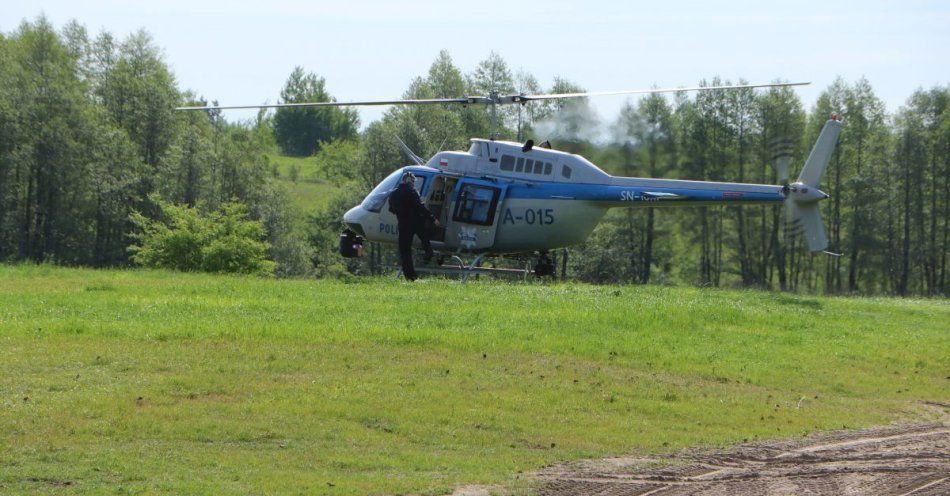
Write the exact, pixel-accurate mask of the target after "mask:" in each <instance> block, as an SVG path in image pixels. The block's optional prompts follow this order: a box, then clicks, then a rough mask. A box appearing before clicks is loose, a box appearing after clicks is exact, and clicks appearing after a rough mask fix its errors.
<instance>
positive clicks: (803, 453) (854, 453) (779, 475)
mask: <svg viewBox="0 0 950 496" xmlns="http://www.w3.org/2000/svg"><path fill="white" fill-rule="evenodd" d="M928 406H929V407H930V408H931V409H934V410H936V411H939V412H941V417H942V419H941V421H939V422H935V423H929V424H918V425H909V426H908V425H904V426H891V427H881V428H875V429H868V430H864V431H857V432H855V431H845V432H833V433H825V434H819V435H815V436H809V437H806V438H801V439H796V440H782V441H771V442H764V443H749V444H742V445H739V446H735V447H732V448H729V449H727V450H725V451H710V450H686V451H683V452H680V453H677V454H675V455H671V456H667V457H658V458H610V459H603V460H589V461H582V462H574V463H567V464H562V465H558V466H554V467H551V468H548V469H546V470H544V471H542V472H540V473H539V474H538V478H539V481H540V488H539V491H538V492H539V493H540V494H541V495H544V496H555V495H558V496H560V495H601V496H608V495H609V496H627V495H630V496H633V495H636V496H646V495H651V496H661V495H663V496H669V495H685V494H690V495H693V494H697V495H752V494H755V495H759V494H789V495H791V494H796V495H797V494H802V495H804V494H808V495H812V494H821V495H825V494H827V495H832V494H833V495H865V494H874V495H887V496H908V495H914V496H925V495H948V494H950V421H948V420H950V405H947V404H942V403H928Z"/></svg>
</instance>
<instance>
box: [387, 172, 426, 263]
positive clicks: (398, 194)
mask: <svg viewBox="0 0 950 496" xmlns="http://www.w3.org/2000/svg"><path fill="white" fill-rule="evenodd" d="M389 211H390V212H392V213H394V214H396V219H397V220H398V221H399V261H400V262H402V273H403V275H404V276H406V279H407V280H410V281H414V280H416V269H415V267H413V265H412V238H413V237H414V236H419V240H421V241H422V248H423V249H425V251H426V257H427V258H429V257H432V245H430V244H429V236H428V229H427V228H426V221H430V222H435V216H434V215H432V212H430V211H429V209H428V208H426V206H425V204H424V203H422V198H420V197H419V193H417V192H416V189H415V188H413V187H412V184H411V183H405V182H403V183H400V184H399V187H398V188H396V190H395V191H393V192H392V193H390V195H389Z"/></svg>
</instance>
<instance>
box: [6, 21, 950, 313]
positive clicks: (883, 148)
mask: <svg viewBox="0 0 950 496" xmlns="http://www.w3.org/2000/svg"><path fill="white" fill-rule="evenodd" d="M742 82H744V81H742V80H738V81H725V80H720V79H719V78H712V79H709V80H705V81H702V82H701V84H708V85H717V84H728V83H742ZM582 89H583V88H581V87H580V86H579V85H577V84H575V83H573V82H571V81H567V80H564V79H561V78H555V80H554V81H552V82H551V84H550V85H548V86H546V87H543V86H542V85H541V84H540V83H539V82H538V80H537V79H536V78H535V77H534V76H532V75H531V74H528V73H526V72H525V71H520V70H518V71H514V70H512V69H511V68H510V67H509V66H508V64H507V63H506V62H505V60H504V59H503V58H502V57H501V56H500V55H498V54H496V53H492V54H490V55H489V57H488V58H486V59H485V60H483V61H482V62H480V63H479V64H477V66H476V67H475V68H474V69H473V70H471V71H469V72H463V71H462V70H461V69H460V68H459V67H457V66H456V65H455V63H454V62H453V60H452V58H451V56H450V54H449V53H448V52H446V51H443V52H441V53H440V54H439V55H438V57H437V58H436V60H435V61H434V62H433V63H432V65H431V67H430V69H429V71H428V73H426V74H424V75H421V76H419V77H418V78H416V79H415V80H413V81H412V82H411V83H410V85H409V87H408V88H407V90H406V91H405V93H404V94H403V95H402V96H403V97H404V98H439V97H445V98H448V97H458V96H460V95H469V94H487V93H489V92H490V91H493V90H494V91H498V92H499V93H518V92H523V93H540V92H558V93H561V92H572V91H579V90H582ZM330 100H332V96H331V95H330V94H329V92H328V91H327V89H326V81H325V80H324V79H323V78H320V77H318V76H317V75H316V74H313V73H309V72H306V71H305V70H304V69H303V68H299V67H298V68H295V69H294V71H293V72H291V74H290V76H289V77H288V80H287V83H286V84H285V86H284V88H283V89H282V91H281V101H283V102H300V101H330ZM948 101H950V87H947V86H938V87H934V88H931V89H919V90H917V91H915V92H914V93H913V94H912V95H911V96H910V97H909V98H908V100H907V101H906V103H905V104H904V105H903V106H902V107H901V108H900V109H898V110H897V111H896V112H894V113H888V112H887V111H886V109H885V107H884V104H883V102H882V101H881V100H880V99H879V98H878V97H877V96H876V95H875V94H874V91H873V88H872V87H871V85H870V83H869V82H868V81H867V80H865V79H861V80H858V81H855V82H847V81H844V80H841V79H839V80H837V81H835V82H834V83H833V84H832V85H831V86H829V87H828V88H826V89H825V90H824V91H823V92H822V94H821V96H820V97H819V98H818V100H817V101H816V102H814V103H813V104H812V105H811V106H810V107H809V108H806V107H805V105H804V103H803V102H802V101H801V99H799V98H798V96H797V95H796V94H795V93H794V91H793V90H791V89H790V88H773V89H769V90H764V91H762V90H760V91H754V90H734V91H714V92H702V93H698V94H694V95H686V94H675V95H674V96H672V97H666V96H663V95H650V96H647V97H644V98H641V99H640V100H638V101H630V102H628V103H627V104H626V105H625V106H624V108H623V109H622V111H621V112H620V114H619V115H618V117H617V118H616V119H615V120H614V121H613V122H603V121H602V119H601V118H600V117H599V116H598V115H597V114H596V112H594V111H593V110H592V108H591V107H590V105H589V102H587V101H586V100H584V99H580V100H577V101H564V102H546V103H539V104H535V103H532V104H530V105H526V106H507V107H503V108H500V109H499V112H500V113H501V116H500V126H499V127H498V128H497V129H495V130H494V131H495V132H496V134H498V135H499V136H500V138H502V139H511V140H517V141H523V140H525V139H527V138H533V139H535V140H536V141H543V140H546V139H547V140H550V141H551V142H552V144H553V145H554V147H555V148H559V149H562V150H567V151H571V152H574V153H579V154H582V155H584V156H585V157H587V158H588V159H590V160H591V161H592V162H594V163H596V164H597V165H599V166H600V167H602V168H604V169H605V170H607V171H608V172H611V173H613V174H622V175H627V176H642V177H668V178H682V179H696V180H708V181H738V182H756V183H770V184H781V183H782V182H783V181H785V180H787V179H788V178H789V177H790V178H791V180H794V178H795V177H796V176H797V174H798V171H799V169H800V168H801V165H802V164H803V163H804V159H805V157H806V156H807V153H808V151H809V150H810V148H811V145H812V144H813V143H814V141H815V139H816V138H817V134H818V132H819V130H820V129H821V126H822V125H823V123H824V121H825V120H826V119H827V118H828V116H829V115H830V114H831V113H832V112H837V113H839V114H840V115H841V118H842V119H843V121H844V123H845V127H844V130H843V131H842V133H841V137H840V141H839V145H838V147H837V148H836V152H835V154H834V157H833V158H832V162H831V163H830V165H829V167H828V170H827V173H826V175H825V179H824V180H823V183H822V189H823V190H824V191H826V192H828V193H829V194H830V195H831V199H829V200H827V201H825V202H823V205H822V215H823V218H824V221H825V225H826V227H827V229H828V235H829V241H830V249H831V250H833V251H837V252H840V253H842V256H841V257H832V256H826V255H819V256H814V255H810V254H807V253H806V252H805V251H804V250H803V246H802V242H801V240H800V239H797V238H796V237H794V236H792V235H790V233H788V232H787V231H786V229H785V219H784V213H783V211H782V208H781V207H779V206H755V207H744V208H733V207H702V208H694V209H643V210H638V209H616V210H612V211H611V213H610V214H609V215H608V216H607V217H606V218H605V220H604V222H603V223H602V224H601V225H600V226H598V228H597V229H596V230H595V231H594V233H593V234H592V236H591V238H590V239H589V240H588V242H586V243H585V244H583V245H581V246H577V247H572V248H570V249H569V250H567V251H566V252H559V256H560V257H561V263H562V264H563V266H564V269H565V273H566V276H567V277H569V278H574V279H578V280H583V281H590V282H622V283H661V284H694V285H700V286H725V287H759V288H771V289H782V290H789V291H805V292H821V293H835V294H844V293H863V294H899V295H910V294H916V295H946V294H947V261H948V260H947V255H948V247H950V222H948V219H950V113H948V112H947V104H948ZM204 103H205V100H204V99H202V98H199V97H197V96H196V95H194V94H193V93H191V92H189V91H186V90H181V89H179V87H178V83H177V81H175V78H174V75H173V74H172V72H171V70H170V69H169V67H168V65H167V63H166V62H165V60H164V59H163V57H162V56H161V52H160V50H159V48H158V47H157V46H156V44H155V43H154V41H153V40H152V39H151V38H150V36H149V35H148V34H147V33H146V32H144V31H140V32H137V33H134V34H132V35H130V36H128V37H127V38H126V39H124V40H116V39H115V38H114V37H113V36H112V35H110V34H109V33H100V34H98V35H97V36H95V37H92V36H90V35H89V34H88V32H87V31H86V29H85V28H84V27H83V26H81V25H80V24H78V23H76V22H71V23H69V24H67V25H66V26H64V27H63V28H62V29H60V30H56V29H55V28H54V27H53V26H52V25H51V24H50V23H49V22H48V21H47V20H45V19H44V18H42V17H41V18H38V19H36V20H35V21H33V22H24V23H23V24H21V26H20V27H19V28H18V29H17V30H15V31H13V32H11V33H4V34H0V260H6V261H22V260H30V261H35V262H53V263H60V264H70V265H89V266H97V267H102V266H123V265H129V264H132V263H134V262H135V259H134V258H133V256H134V254H135V249H134V248H133V249H130V247H133V246H136V245H135V242H136V239H140V238H141V236H142V226H143V225H152V226H155V224H154V222H163V221H166V220H168V219H169V218H170V216H169V212H172V211H174V212H175V215H176V216H178V217H180V218H190V217H188V216H189V215H191V214H187V213H182V212H181V211H179V210H174V208H178V207H172V208H169V205H178V206H181V207H184V208H191V209H194V210H195V212H200V213H202V214H203V215H206V216H209V218H210V217H214V216H215V215H218V216H220V215H224V214H222V212H225V211H227V212H230V214H228V215H233V214H234V212H241V215H245V216H246V217H247V218H248V219H250V220H253V221H255V222H259V223H260V225H261V226H262V229H261V230H256V229H249V230H247V231H248V232H255V233H257V234H256V236H259V237H260V238H261V239H260V240H259V241H263V242H265V244H264V245H262V246H263V247H266V256H267V258H268V259H270V260H271V261H273V262H274V264H272V265H268V266H267V267H272V268H273V270H274V272H275V273H276V274H278V275H284V276H314V275H316V276H332V277H349V275H351V274H366V273H380V272H382V271H384V270H385V268H386V267H389V266H391V265H393V264H394V260H395V252H394V250H392V249H391V248H389V247H385V246H375V245H374V246H371V247H370V249H369V253H368V256H367V257H364V259H361V260H344V259H341V258H340V257H338V256H337V255H336V253H335V251H336V242H337V239H338V235H339V232H340V223H339V221H340V218H341V216H342V213H343V212H344V211H345V210H346V209H347V208H349V207H351V206H352V205H355V204H356V203H358V202H359V201H360V199H361V197H362V196H363V195H364V194H365V193H366V192H368V191H369V189H370V188H372V187H373V186H374V185H375V184H377V183H378V182H379V181H380V180H381V179H382V178H383V177H385V176H386V175H387V174H388V173H389V172H391V171H392V170H393V169H395V168H396V167H399V166H401V165H404V164H405V158H404V157H402V156H401V153H400V150H399V147H398V145H397V141H396V137H399V138H401V139H402V140H403V141H405V142H406V143H407V144H408V145H409V146H410V148H412V149H413V150H415V151H416V153H417V154H419V155H420V156H424V157H427V156H430V155H431V154H434V153H436V152H437V151H439V150H446V149H448V150H451V149H466V148H467V145H468V139H469V138H471V137H485V136H487V135H488V134H489V132H490V128H491V126H490V122H489V118H488V115H487V113H486V112H485V110H484V109H482V108H476V107H462V106H434V105H433V106H430V105H427V106H415V107H393V108H391V109H390V110H388V111H387V112H386V113H385V115H384V116H383V117H382V118H381V119H380V120H378V121H375V122H371V123H369V124H368V125H366V126H365V128H363V129H362V130H360V123H359V119H358V114H357V113H356V111H354V110H349V109H340V108H322V109H312V108H309V109H300V108H297V109H281V110H279V111H277V112H264V111H262V112H260V113H259V114H258V115H257V117H256V118H254V119H250V120H248V121H243V122H229V121H227V120H225V119H224V117H223V116H222V115H221V114H220V113H219V112H175V111H174V110H173V109H174V107H176V106H179V105H183V104H204ZM278 151H279V152H280V153H283V154H285V155H294V156H303V157H309V158H308V160H311V161H312V163H313V164H315V165H316V169H317V170H318V171H319V174H320V175H321V179H322V180H326V181H330V182H332V183H334V184H337V185H339V188H338V193H335V194H334V195H333V197H332V198H329V199H328V201H327V202H325V203H326V206H325V207H320V208H308V209H303V210H298V209H297V208H296V207H294V205H293V204H292V202H291V201H290V198H289V196H288V192H287V190H286V188H285V187H284V186H283V184H282V183H281V182H280V181H278V180H277V179H276V178H275V175H276V174H275V167H276V165H275V164H274V163H273V162H272V160H271V158H270V157H272V156H273V155H274V154H275V153H277V152H278ZM183 216H184V217H183ZM565 257H566V258H565ZM140 258H141V257H140Z"/></svg>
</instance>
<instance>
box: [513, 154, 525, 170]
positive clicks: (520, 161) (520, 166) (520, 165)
mask: <svg viewBox="0 0 950 496" xmlns="http://www.w3.org/2000/svg"><path fill="white" fill-rule="evenodd" d="M523 170H524V157H519V158H518V165H516V166H515V172H521V171H523Z"/></svg>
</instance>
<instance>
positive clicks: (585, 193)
mask: <svg viewBox="0 0 950 496" xmlns="http://www.w3.org/2000/svg"><path fill="white" fill-rule="evenodd" d="M804 84H809V83H771V84H742V85H728V86H701V87H690V88H665V89H649V90H624V91H605V92H586V93H561V94H537V95H524V94H518V95H499V94H498V93H496V92H492V93H491V94H489V95H487V96H469V97H463V98H434V99H417V100H382V101H361V102H315V103H283V104H270V105H246V106H201V107H179V108H178V109H177V110H228V109H251V108H279V107H324V106H368V105H440V104H441V105H446V104H456V105H486V106H489V107H490V111H491V116H492V119H491V123H492V133H491V134H490V136H489V138H488V139H482V138H472V139H471V146H470V148H469V149H468V151H442V152H439V153H436V154H435V155H434V156H432V157H431V158H429V159H428V160H423V159H422V158H421V157H419V156H418V155H416V154H415V153H413V152H412V151H411V150H410V149H409V148H408V147H407V146H406V145H405V144H404V143H402V142H401V141H400V142H399V145H400V147H401V149H402V150H403V153H404V154H405V155H406V156H407V157H408V158H409V159H410V160H411V161H412V162H414V164H413V165H409V166H406V167H401V168H399V169H396V170H395V171H393V172H392V173H391V174H390V175H389V176H388V177H386V178H385V179H383V181H382V182H381V183H379V184H378V185H377V186H376V187H375V188H373V190H372V191H370V193H369V194H368V195H367V196H366V198H365V199H364V200H363V202H362V203H360V204H359V205H357V206H354V207H353V208H352V209H350V210H349V211H348V212H346V214H345V215H344V216H343V224H344V226H345V231H344V233H343V234H342V235H341V242H340V253H341V255H342V256H344V257H354V256H359V255H361V254H362V244H363V242H364V241H372V242H380V243H388V244H393V245H395V244H396V243H397V242H398V234H399V233H398V227H397V222H396V218H395V216H394V215H393V214H392V213H390V212H389V210H388V209H387V208H385V205H386V201H387V199H388V197H389V194H390V193H391V192H392V191H393V190H394V189H395V188H396V187H397V186H398V184H399V182H400V180H401V178H402V177H403V175H404V174H405V173H406V172H411V173H412V174H413V175H414V176H415V178H416V179H415V181H416V182H415V188H416V190H417V191H418V192H419V194H420V196H421V198H422V199H423V201H424V202H425V204H426V206H427V207H428V208H429V210H430V211H431V212H432V213H433V214H434V215H435V216H436V218H437V219H438V220H439V221H440V224H441V227H439V228H436V229H435V231H434V233H432V237H431V243H432V247H433V249H434V250H435V251H436V252H437V253H439V254H440V257H439V260H440V262H439V263H438V265H437V266H436V267H434V268H430V270H429V271H430V272H431V271H437V272H443V273H461V274H462V280H463V281H464V280H466V279H467V278H468V276H469V275H470V274H472V273H476V272H512V269H497V268H489V267H482V262H483V261H484V260H485V258H486V257H508V258H518V259H522V260H524V259H529V260H530V259H534V261H535V263H534V267H533V270H529V268H528V267H526V268H525V269H524V271H517V272H523V273H525V274H527V273H531V272H533V273H534V274H535V275H537V276H545V275H554V273H555V267H554V263H553V261H552V259H551V257H550V255H549V254H550V253H551V251H552V250H554V249H557V248H563V247H568V246H571V245H575V244H578V243H582V242H583V241H584V240H585V239H586V238H587V237H588V235H590V233H591V231H593V230H594V227H596V226H597V224H598V223H599V222H600V220H601V219H602V218H603V217H604V215H605V214H606V213H607V210H609V209H611V208H656V207H686V206H702V205H707V206H710V205H760V204H776V203H784V205H785V209H786V216H787V221H788V225H789V226H790V227H791V231H790V232H792V233H793V234H802V235H804V238H805V241H806V244H807V247H808V249H809V250H810V251H811V252H813V253H814V252H825V253H829V254H831V255H836V254H833V253H830V252H827V251H825V250H826V248H827V246H828V240H827V237H826V235H825V230H824V227H823V226H822V221H821V214H820V213H819V210H818V202H819V201H821V200H823V199H825V198H828V195H827V194H825V193H824V192H822V191H821V190H820V189H819V184H820V182H821V178H822V175H823V174H824V171H825V168H826V166H827V164H828V161H829V160H830V158H831V154H832V151H833V149H834V147H835V144H836V142H837V139H838V134H839V132H840V131H841V126H842V123H841V121H840V120H839V119H838V116H837V115H836V114H832V116H831V119H830V120H828V121H827V122H826V123H825V125H824V127H823V128H822V130H821V133H820V135H819V136H818V140H817V142H816V143H815V145H814V147H813V148H812V150H811V153H810V154H809V156H808V159H807V160H806V161H805V164H804V166H803V168H802V170H801V173H800V174H799V175H798V178H797V180H796V181H795V182H792V183H788V174H787V170H788V167H787V165H788V156H787V155H786V156H785V157H784V160H785V161H784V164H782V165H784V167H781V166H780V169H783V168H784V171H785V172H784V173H780V174H781V176H784V177H782V180H783V182H784V184H782V185H770V184H746V183H728V182H712V181H691V180H680V179H653V178H637V177H619V176H612V175H610V174H608V173H606V172H604V171H603V170H602V169H600V168H599V167H597V166H596V165H594V164H593V163H591V162H590V161H588V160H587V159H585V158H584V157H582V156H580V155H576V154H572V153H567V152H564V151H559V150H555V149H552V148H550V146H545V145H547V143H544V144H542V145H536V144H535V143H534V142H533V141H532V140H530V139H529V140H527V141H526V142H525V143H515V142H510V141H502V140H497V139H494V138H495V136H494V128H495V126H497V113H496V107H497V106H498V105H510V104H520V105H525V104H527V103H529V102H533V101H542V100H554V99H570V98H583V97H591V96H603V95H623V94H645V93H673V92H681V91H727V90H731V89H740V88H764V87H778V86H797V85H804ZM779 161H780V162H781V161H782V159H781V158H780V159H779ZM418 242H419V241H418V239H416V240H415V243H418ZM446 257H449V259H450V260H451V262H450V263H448V264H446V263H445V259H446ZM463 257H468V258H470V259H471V261H470V262H467V263H466V262H465V261H464V259H463ZM424 270H425V268H421V270H420V271H424Z"/></svg>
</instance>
